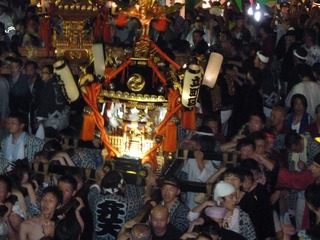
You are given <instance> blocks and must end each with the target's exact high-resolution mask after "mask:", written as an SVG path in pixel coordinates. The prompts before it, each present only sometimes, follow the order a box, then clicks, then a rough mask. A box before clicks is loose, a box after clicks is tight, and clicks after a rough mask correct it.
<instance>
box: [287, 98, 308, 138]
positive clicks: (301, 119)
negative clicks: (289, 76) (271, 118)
mask: <svg viewBox="0 0 320 240" xmlns="http://www.w3.org/2000/svg"><path fill="white" fill-rule="evenodd" d="M290 105H291V109H292V112H291V113H289V114H288V115H287V119H286V126H287V127H288V128H291V129H292V130H295V131H296V132H297V133H302V131H303V129H304V128H305V127H306V126H308V125H309V124H310V123H311V122H312V117H311V116H310V115H309V114H308V113H307V112H306V110H307V107H308V102H307V99H306V97H305V96H304V95H302V94H294V95H293V96H292V98H291V104H290Z"/></svg>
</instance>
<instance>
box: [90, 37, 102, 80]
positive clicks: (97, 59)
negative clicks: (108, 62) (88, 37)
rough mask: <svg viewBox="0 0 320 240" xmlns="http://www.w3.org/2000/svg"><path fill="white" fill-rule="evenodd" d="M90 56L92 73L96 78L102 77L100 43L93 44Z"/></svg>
mask: <svg viewBox="0 0 320 240" xmlns="http://www.w3.org/2000/svg"><path fill="white" fill-rule="evenodd" d="M92 55H93V58H94V72H95V74H96V75H97V76H103V75H104V69H105V65H104V48H103V44H102V43H95V44H93V46H92Z"/></svg>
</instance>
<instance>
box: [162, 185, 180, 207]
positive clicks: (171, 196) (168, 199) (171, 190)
mask: <svg viewBox="0 0 320 240" xmlns="http://www.w3.org/2000/svg"><path fill="white" fill-rule="evenodd" d="M179 194H180V190H179V189H178V188H177V187H175V186H172V185H168V184H166V185H164V186H163V187H162V188H161V196H162V199H163V201H164V202H165V203H172V202H174V201H175V200H176V198H177V196H178V195H179Z"/></svg>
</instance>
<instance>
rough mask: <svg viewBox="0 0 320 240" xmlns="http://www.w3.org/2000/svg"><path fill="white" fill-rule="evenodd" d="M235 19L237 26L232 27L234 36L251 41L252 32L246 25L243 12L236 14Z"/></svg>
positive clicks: (247, 41)
mask: <svg viewBox="0 0 320 240" xmlns="http://www.w3.org/2000/svg"><path fill="white" fill-rule="evenodd" d="M235 19H236V23H235V26H234V27H233V28H232V29H231V35H232V37H233V38H235V39H239V40H241V41H243V42H245V43H249V42H250V39H251V33H250V31H249V30H248V29H247V28H246V27H245V25H244V19H245V17H244V15H243V14H242V13H239V14H237V15H236V16H235Z"/></svg>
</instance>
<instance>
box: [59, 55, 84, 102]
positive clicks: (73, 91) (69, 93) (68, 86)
mask: <svg viewBox="0 0 320 240" xmlns="http://www.w3.org/2000/svg"><path fill="white" fill-rule="evenodd" d="M53 67H54V73H55V74H56V75H57V79H58V81H59V82H60V83H61V86H62V91H63V93H64V95H65V97H66V98H67V100H68V102H69V103H70V102H74V101H76V100H77V99H78V97H79V95H80V93H79V90H78V88H77V85H76V83H75V81H74V78H73V75H72V73H71V70H70V68H69V66H68V65H67V64H66V63H65V61H64V60H59V61H57V62H56V63H55V64H53Z"/></svg>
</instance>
